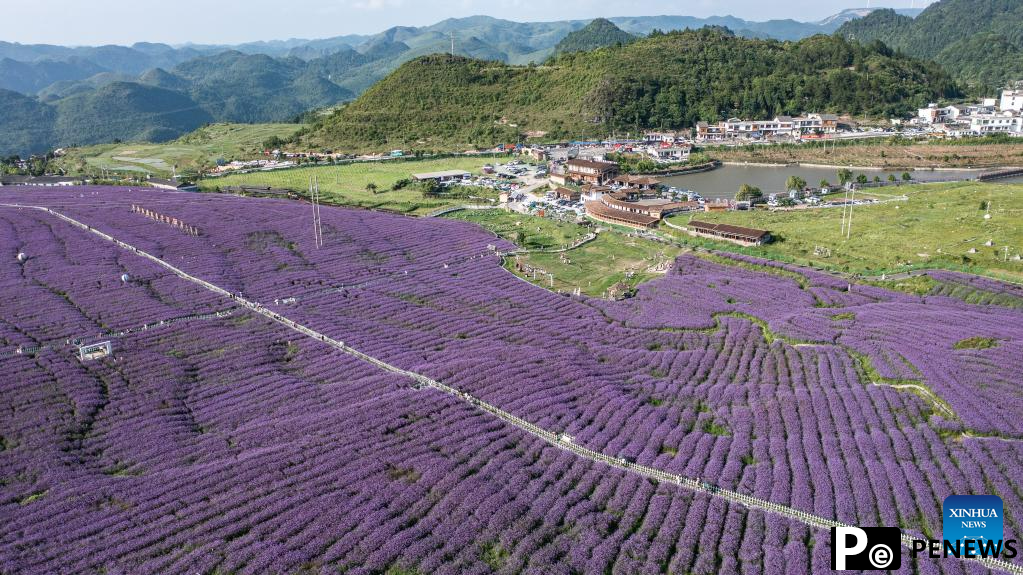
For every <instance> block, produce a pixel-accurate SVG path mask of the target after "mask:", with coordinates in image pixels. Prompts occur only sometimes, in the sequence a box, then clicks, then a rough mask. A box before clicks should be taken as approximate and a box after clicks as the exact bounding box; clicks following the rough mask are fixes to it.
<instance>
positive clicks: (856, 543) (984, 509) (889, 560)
mask: <svg viewBox="0 0 1023 575" xmlns="http://www.w3.org/2000/svg"><path fill="white" fill-rule="evenodd" d="M942 507H943V511H944V516H943V520H942V531H943V532H942V535H943V536H944V538H943V539H941V540H938V539H930V540H924V539H913V540H912V541H910V542H909V550H910V552H911V553H912V554H913V557H914V558H916V557H918V556H920V554H921V553H925V552H926V556H927V557H929V558H931V559H939V558H942V557H950V556H951V557H958V558H966V559H975V558H980V559H988V558H990V559H1003V560H1008V559H1014V558H1015V557H1016V547H1015V545H1016V540H1015V539H1003V533H1004V528H1003V525H1004V523H1003V519H1002V516H1003V509H1004V508H1003V505H1002V500H1001V498H999V497H997V496H994V495H950V496H949V497H947V498H946V499H945V502H944V504H943V506H942ZM901 566H902V531H901V530H900V529H899V528H898V527H832V528H831V569H832V570H834V571H848V570H858V571H877V570H886V571H891V570H895V569H898V568H899V567H901Z"/></svg>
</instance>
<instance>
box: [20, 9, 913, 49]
mask: <svg viewBox="0 0 1023 575" xmlns="http://www.w3.org/2000/svg"><path fill="white" fill-rule="evenodd" d="M931 1H933V0H872V4H873V5H874V6H887V7H896V8H909V7H910V6H911V5H913V4H915V5H916V6H917V7H923V6H925V5H927V4H929V3H930V2H931ZM5 3H6V2H5ZM868 3H870V2H868V1H867V0H774V1H772V2H765V1H764V0H683V1H679V0H632V1H629V2H608V1H606V0H556V1H553V2H552V1H551V0H99V1H95V2H94V1H92V0H35V1H17V2H10V5H8V6H5V7H4V8H3V18H4V23H3V27H2V30H3V31H2V33H0V40H6V41H8V42H22V43H52V44H68V45H85V44H90V45H92V44H107V43H112V44H130V43H132V42H136V41H140V40H145V41H150V42H167V43H171V44H179V43H184V42H197V43H239V42H246V41H252V40H273V39H287V38H325V37H330V36H339V35H344V34H371V33H375V32H379V31H381V30H384V29H386V28H389V27H391V26H397V25H403V26H422V25H426V24H432V23H434V22H437V21H439V20H442V19H444V18H448V17H461V16H471V15H475V14H485V15H488V16H494V17H497V18H507V19H509V20H519V21H536V20H565V19H585V18H594V17H597V16H639V15H659V14H682V15H687V16H712V15H721V16H723V15H728V14H731V15H734V16H739V17H742V18H746V19H749V20H769V19H773V18H793V19H796V20H804V21H806V20H818V19H821V18H824V17H827V16H829V15H831V14H834V13H836V12H838V11H840V10H842V9H844V8H859V7H864V6H866V5H868Z"/></svg>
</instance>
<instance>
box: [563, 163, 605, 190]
mask: <svg viewBox="0 0 1023 575" xmlns="http://www.w3.org/2000/svg"><path fill="white" fill-rule="evenodd" d="M565 175H566V176H568V177H569V178H570V179H572V180H575V181H580V182H587V183H590V184H598V185H603V184H605V183H607V182H609V181H611V180H613V179H614V178H615V177H616V176H618V164H617V163H616V162H606V161H602V160H583V159H580V158H575V159H572V160H569V161H568V162H566V163H565Z"/></svg>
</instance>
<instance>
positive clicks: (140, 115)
mask: <svg viewBox="0 0 1023 575" xmlns="http://www.w3.org/2000/svg"><path fill="white" fill-rule="evenodd" d="M212 120H213V118H212V116H210V115H209V114H208V113H207V112H206V111H205V110H203V109H202V108H201V107H200V106H199V105H198V104H196V103H195V102H194V101H193V100H192V99H191V98H189V97H188V96H185V95H183V94H181V93H179V92H173V91H170V90H164V89H161V88H155V87H152V86H143V85H141V84H138V83H134V82H115V83H112V84H108V85H106V86H103V87H101V88H99V89H97V90H94V91H90V92H86V93H83V94H78V95H75V96H71V97H68V98H64V99H62V100H59V101H57V102H55V103H53V104H48V103H43V102H40V101H39V100H37V99H35V98H30V97H28V96H25V95H22V94H19V93H17V92H12V91H9V90H0V134H3V138H0V155H9V154H20V155H28V154H31V153H35V152H39V151H40V150H47V149H50V148H55V147H60V146H69V145H77V144H95V143H100V142H110V141H114V140H145V141H154V142H162V141H166V140H171V139H174V138H177V137H179V136H181V135H182V134H185V133H187V132H189V131H191V130H194V129H195V128H197V127H199V126H202V125H203V124H206V123H209V122H211V121H212Z"/></svg>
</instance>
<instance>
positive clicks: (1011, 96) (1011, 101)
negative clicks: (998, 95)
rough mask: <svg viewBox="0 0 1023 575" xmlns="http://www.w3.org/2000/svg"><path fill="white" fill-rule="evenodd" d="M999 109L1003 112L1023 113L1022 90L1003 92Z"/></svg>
mask: <svg viewBox="0 0 1023 575" xmlns="http://www.w3.org/2000/svg"><path fill="white" fill-rule="evenodd" d="M999 109H1000V110H1001V111H1003V112H1010V111H1011V112H1023V90H1003V91H1002V99H1001V106H999Z"/></svg>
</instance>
